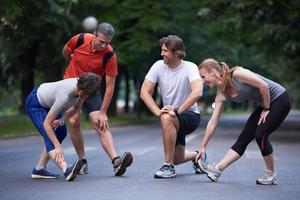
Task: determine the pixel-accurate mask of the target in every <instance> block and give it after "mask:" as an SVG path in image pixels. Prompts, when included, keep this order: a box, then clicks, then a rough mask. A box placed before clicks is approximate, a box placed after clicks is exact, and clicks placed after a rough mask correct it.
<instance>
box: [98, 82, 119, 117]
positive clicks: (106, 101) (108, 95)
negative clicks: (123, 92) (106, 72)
mask: <svg viewBox="0 0 300 200" xmlns="http://www.w3.org/2000/svg"><path fill="white" fill-rule="evenodd" d="M105 81H106V88H105V93H104V97H103V102H102V104H101V108H100V112H103V113H105V114H106V113H107V110H108V107H109V105H110V102H111V99H112V96H113V94H114V89H115V82H116V77H114V76H106V77H105Z"/></svg>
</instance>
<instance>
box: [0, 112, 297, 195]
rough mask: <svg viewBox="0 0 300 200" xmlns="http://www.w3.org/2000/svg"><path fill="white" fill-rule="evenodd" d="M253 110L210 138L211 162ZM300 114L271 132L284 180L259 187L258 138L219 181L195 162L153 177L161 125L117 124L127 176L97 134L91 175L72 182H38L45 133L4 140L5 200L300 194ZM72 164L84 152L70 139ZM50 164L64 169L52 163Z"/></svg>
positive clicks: (196, 139) (196, 137)
mask: <svg viewBox="0 0 300 200" xmlns="http://www.w3.org/2000/svg"><path fill="white" fill-rule="evenodd" d="M246 117H247V115H236V116H229V117H224V118H222V121H221V123H220V125H221V126H220V128H218V130H217V133H216V135H215V137H214V138H213V140H212V141H211V142H210V144H209V146H208V149H207V153H208V161H209V162H217V161H218V160H219V159H221V158H222V156H223V155H224V153H225V152H226V151H227V150H228V148H229V147H230V146H231V145H232V144H233V143H234V141H235V140H236V138H237V136H238V134H239V131H240V130H241V128H242V125H243V122H244V121H245V119H246ZM206 122H207V119H206V118H204V119H203V120H202V122H201V125H200V127H199V129H198V130H197V131H196V132H195V133H193V134H191V135H189V136H188V137H187V148H188V149H190V150H196V149H197V148H198V145H199V144H200V141H201V138H202V136H203V133H204V125H205V124H206ZM299 123H300V114H299V112H292V113H291V114H290V115H289V117H288V120H287V121H286V122H285V123H284V124H283V125H282V126H281V128H280V129H279V130H278V131H277V132H276V133H274V134H273V136H272V137H271V140H272V143H273V148H274V154H275V159H276V168H277V173H278V175H279V181H280V184H279V185H277V186H259V185H256V184H255V180H256V178H257V177H259V176H260V175H262V173H263V170H264V165H263V160H262V158H261V155H260V152H259V150H258V147H257V146H256V143H255V142H252V143H251V144H250V145H249V146H248V148H247V151H246V152H245V155H244V156H243V157H242V158H241V159H240V160H239V161H237V162H236V163H234V164H233V165H232V166H230V167H229V168H228V169H227V170H226V171H225V172H223V174H222V176H221V177H220V179H219V182H217V183H213V182H211V181H210V180H209V179H208V178H207V177H206V176H205V175H196V174H194V171H193V169H192V165H191V162H189V163H185V164H182V165H179V166H176V173H177V178H175V179H170V180H157V179H154V178H153V175H154V173H155V172H156V170H158V169H159V168H160V167H161V165H162V161H163V148H162V140H161V132H160V129H159V123H154V124H148V125H144V126H127V127H117V128H112V132H113V135H114V138H115V143H116V146H117V150H118V152H119V153H120V154H121V153H123V152H124V151H130V152H132V154H133V156H134V163H133V164H132V166H130V167H129V168H128V169H127V171H126V173H125V175H124V176H122V177H115V176H114V175H113V169H112V165H111V162H110V160H109V158H108V157H107V156H106V154H105V152H104V151H103V149H102V148H101V147H100V143H99V140H98V136H97V135H96V133H95V132H94V131H85V133H84V138H85V144H86V152H87V159H88V163H89V174H87V175H84V176H78V177H77V178H76V179H75V181H74V182H66V181H65V180H64V178H63V175H61V176H60V178H58V179H52V180H45V179H44V180H32V179H31V178H30V174H31V170H32V168H33V167H34V166H35V164H36V162H37V160H38V157H39V152H40V149H41V148H42V146H43V143H42V139H41V137H39V136H34V137H25V138H16V139H3V140H0V161H1V167H0V177H1V178H0V200H12V199H16V200H21V199H24V200H26V199H30V200H35V199H66V200H69V199H70V200H71V199H72V200H76V199H80V200H82V199H84V200H94V199H103V200H108V199H113V200H115V199H118V200H122V199H128V200H135V199H138V200H140V199H143V200H144V199H145V200H148V199H149V200H154V199H155V200H160V199H172V200H176V199H180V200H183V199H187V200H193V199H197V200H200V199H205V200H210V199H222V200H227V199H228V200H229V199H230V200H235V199H239V200H240V199H268V200H274V199H289V200H292V199H295V200H296V199H297V200H298V199H300V176H299V166H300V158H299V152H300V145H299V144H300V125H299ZM63 148H64V152H65V157H66V160H67V161H68V163H73V162H74V161H75V160H76V159H77V157H76V154H75V151H74V149H73V147H72V144H71V142H70V139H69V137H67V139H66V141H64V143H63ZM48 169H49V170H51V171H53V172H57V173H60V172H59V170H58V169H57V168H56V166H54V165H53V164H52V163H51V162H50V163H49V165H48Z"/></svg>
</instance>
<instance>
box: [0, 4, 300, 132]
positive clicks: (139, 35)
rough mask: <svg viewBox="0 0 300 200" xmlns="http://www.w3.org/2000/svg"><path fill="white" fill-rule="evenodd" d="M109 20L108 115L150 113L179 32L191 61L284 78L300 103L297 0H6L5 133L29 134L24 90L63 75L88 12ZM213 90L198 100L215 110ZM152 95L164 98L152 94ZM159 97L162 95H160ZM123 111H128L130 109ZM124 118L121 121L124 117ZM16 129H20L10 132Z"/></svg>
mask: <svg viewBox="0 0 300 200" xmlns="http://www.w3.org/2000/svg"><path fill="white" fill-rule="evenodd" d="M90 16H92V17H95V18H96V19H97V21H98V22H99V23H100V22H109V23H111V24H112V25H113V26H114V28H115V31H116V34H115V37H114V39H113V41H112V46H113V48H114V50H115V52H116V53H117V56H118V66H119V76H118V79H117V84H116V88H115V94H114V97H113V99H112V103H111V105H110V109H109V116H110V117H118V116H119V117H120V116H123V120H124V118H126V119H130V120H135V121H141V122H142V121H143V120H142V119H145V120H146V119H148V117H147V116H151V113H149V111H148V110H147V109H146V107H145V106H144V104H143V103H142V102H141V100H140V99H139V90H140V87H141V84H142V82H143V80H144V77H145V75H146V73H147V71H148V70H149V68H150V67H151V65H152V64H153V63H154V62H155V61H156V60H158V59H161V56H160V47H159V43H158V40H159V39H160V38H161V37H163V36H166V35H169V34H174V35H178V36H179V37H181V38H182V39H183V40H184V42H185V45H186V48H187V57H186V58H185V60H189V61H192V62H194V63H196V64H197V65H199V64H200V63H201V61H203V60H204V59H205V58H208V57H211V58H215V59H217V60H218V61H224V62H226V63H228V65H229V66H230V67H232V66H234V65H239V66H243V67H246V68H248V69H250V70H253V71H255V72H257V73H259V74H261V75H263V76H266V77H268V78H270V79H272V80H274V81H276V82H279V83H280V84H282V85H283V86H284V87H285V88H286V89H287V90H288V91H289V93H290V95H291V97H292V108H293V109H299V107H300V102H299V98H300V79H299V78H297V77H298V76H299V73H300V57H299V55H300V40H299V38H300V1H299V0H286V1H280V0H214V1H211V0H201V1H200V0H190V1H187V2H186V1H176V0H163V1H162V0H151V1H150V0H122V1H117V0H109V1H107V0H84V1H83V0H44V1H34V0H1V1H0V49H1V51H0V94H1V95H0V132H3V133H4V135H6V134H9V133H10V132H11V131H12V132H14V130H15V129H16V128H17V127H20V128H19V129H18V130H17V131H16V132H30V131H31V130H33V129H34V128H33V126H32V125H31V123H30V122H29V120H28V119H27V118H26V116H25V115H24V103H25V99H26V96H27V95H28V93H29V92H30V91H31V90H32V88H34V87H35V86H37V85H39V84H40V83H43V82H51V81H57V80H60V79H61V78H62V75H63V73H64V70H65V68H66V66H67V63H66V62H65V61H64V59H63V56H62V55H61V50H62V48H63V46H64V45H65V43H66V42H67V41H68V40H69V39H70V38H71V37H72V36H73V35H75V34H78V33H81V32H93V30H85V29H84V28H83V21H84V19H86V18H87V17H90ZM214 94H215V91H213V90H208V88H205V90H204V95H203V97H202V98H201V99H200V100H199V106H200V107H201V110H202V112H203V113H206V112H207V113H209V112H210V111H211V109H210V108H211V106H210V105H211V103H212V101H213V97H214ZM154 96H156V97H157V96H159V95H158V93H157V92H156V93H154ZM156 99H157V101H158V102H159V101H160V99H159V98H156ZM252 107H253V104H252V103H251V102H246V103H244V104H228V105H227V107H226V110H230V111H232V110H235V109H238V110H245V111H247V110H251V109H252ZM124 113H127V114H125V115H124ZM120 120H122V119H120ZM12 134H14V133H12Z"/></svg>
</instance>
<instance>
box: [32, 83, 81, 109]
mask: <svg viewBox="0 0 300 200" xmlns="http://www.w3.org/2000/svg"><path fill="white" fill-rule="evenodd" d="M77 82H78V78H69V79H64V80H61V81H57V82H50V83H43V84H41V85H40V87H39V88H38V90H37V97H38V100H39V103H40V104H41V106H43V107H44V108H49V109H50V111H53V112H55V113H56V114H59V113H64V112H65V111H67V110H68V109H69V108H71V107H72V106H74V105H76V104H77V103H78V101H79V99H80V98H79V97H76V95H75V94H74V90H75V89H76V87H77Z"/></svg>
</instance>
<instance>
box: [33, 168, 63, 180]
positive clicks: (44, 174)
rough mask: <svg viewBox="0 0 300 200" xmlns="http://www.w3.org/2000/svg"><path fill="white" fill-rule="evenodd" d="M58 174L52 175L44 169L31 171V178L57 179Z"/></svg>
mask: <svg viewBox="0 0 300 200" xmlns="http://www.w3.org/2000/svg"><path fill="white" fill-rule="evenodd" d="M58 177H59V174H53V173H51V172H49V171H48V170H47V169H46V168H42V169H39V170H37V169H35V168H34V169H33V171H32V174H31V178H33V179H36V178H58Z"/></svg>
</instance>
